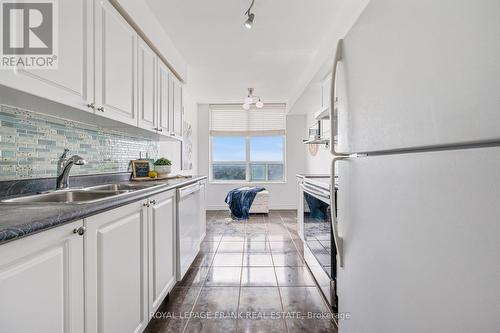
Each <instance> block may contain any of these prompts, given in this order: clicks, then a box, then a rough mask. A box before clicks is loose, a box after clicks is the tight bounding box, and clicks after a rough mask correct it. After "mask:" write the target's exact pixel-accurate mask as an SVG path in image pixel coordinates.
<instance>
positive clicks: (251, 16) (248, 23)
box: [245, 13, 255, 29]
mask: <svg viewBox="0 0 500 333" xmlns="http://www.w3.org/2000/svg"><path fill="white" fill-rule="evenodd" d="M254 18H255V14H254V13H249V14H248V19H247V20H246V21H245V27H247V29H252V26H253V20H254Z"/></svg>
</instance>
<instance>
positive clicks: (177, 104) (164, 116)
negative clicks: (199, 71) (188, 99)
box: [158, 59, 182, 139]
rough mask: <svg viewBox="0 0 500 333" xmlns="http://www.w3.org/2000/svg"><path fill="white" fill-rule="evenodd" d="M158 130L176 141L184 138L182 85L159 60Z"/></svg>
mask: <svg viewBox="0 0 500 333" xmlns="http://www.w3.org/2000/svg"><path fill="white" fill-rule="evenodd" d="M158 119H159V122H158V130H159V132H161V134H163V135H166V136H170V137H173V138H176V139H181V137H182V85H181V83H180V82H179V81H178V80H177V79H176V78H175V77H174V75H173V74H172V72H171V71H170V70H169V69H168V67H167V66H166V65H165V64H164V63H163V62H162V61H161V60H159V59H158Z"/></svg>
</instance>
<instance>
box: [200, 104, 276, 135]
mask: <svg viewBox="0 0 500 333" xmlns="http://www.w3.org/2000/svg"><path fill="white" fill-rule="evenodd" d="M285 128H286V115H285V105H284V104H270V105H266V106H264V107H263V108H262V109H257V108H255V107H252V108H251V109H250V110H244V109H243V108H242V107H241V105H239V104H237V105H210V135H212V136H221V135H245V136H246V135H285Z"/></svg>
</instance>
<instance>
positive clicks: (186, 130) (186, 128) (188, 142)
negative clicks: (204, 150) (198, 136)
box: [181, 121, 193, 170]
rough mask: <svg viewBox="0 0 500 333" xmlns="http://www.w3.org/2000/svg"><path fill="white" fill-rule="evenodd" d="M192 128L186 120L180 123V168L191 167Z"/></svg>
mask: <svg viewBox="0 0 500 333" xmlns="http://www.w3.org/2000/svg"><path fill="white" fill-rule="evenodd" d="M192 136H193V128H192V127H191V124H190V123H188V122H187V121H184V122H183V125H182V148H181V150H182V151H181V170H192V169H193V142H192Z"/></svg>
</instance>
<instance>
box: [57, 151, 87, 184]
mask: <svg viewBox="0 0 500 333" xmlns="http://www.w3.org/2000/svg"><path fill="white" fill-rule="evenodd" d="M68 152H69V149H68V148H65V149H64V152H63V153H62V155H61V157H59V161H58V162H57V183H56V189H57V190H61V189H66V188H68V187H69V171H70V170H71V167H72V166H73V164H75V165H85V164H87V161H85V160H84V159H83V158H82V157H80V156H78V155H73V156H71V157H70V158H66V155H68Z"/></svg>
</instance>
